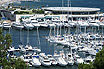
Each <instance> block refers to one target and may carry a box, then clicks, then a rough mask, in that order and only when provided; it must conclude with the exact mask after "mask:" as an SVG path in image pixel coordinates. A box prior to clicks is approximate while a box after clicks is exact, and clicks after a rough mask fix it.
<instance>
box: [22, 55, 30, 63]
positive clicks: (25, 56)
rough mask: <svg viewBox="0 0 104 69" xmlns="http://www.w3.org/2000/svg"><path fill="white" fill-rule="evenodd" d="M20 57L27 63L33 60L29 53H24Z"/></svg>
mask: <svg viewBox="0 0 104 69" xmlns="http://www.w3.org/2000/svg"><path fill="white" fill-rule="evenodd" d="M20 58H21V59H22V60H23V61H24V62H26V63H29V62H30V61H31V60H32V56H31V55H29V54H28V55H22V56H20Z"/></svg>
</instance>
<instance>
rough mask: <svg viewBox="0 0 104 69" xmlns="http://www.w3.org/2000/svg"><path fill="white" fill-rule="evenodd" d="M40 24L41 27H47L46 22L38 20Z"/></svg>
mask: <svg viewBox="0 0 104 69" xmlns="http://www.w3.org/2000/svg"><path fill="white" fill-rule="evenodd" d="M39 24H40V26H41V27H44V28H47V27H48V24H47V23H46V22H44V21H43V22H39Z"/></svg>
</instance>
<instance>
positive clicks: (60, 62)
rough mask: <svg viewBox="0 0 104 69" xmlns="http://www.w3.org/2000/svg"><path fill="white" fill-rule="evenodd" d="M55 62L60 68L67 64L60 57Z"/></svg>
mask: <svg viewBox="0 0 104 69" xmlns="http://www.w3.org/2000/svg"><path fill="white" fill-rule="evenodd" d="M57 62H58V64H59V65H60V66H66V65H67V62H66V61H65V60H64V58H62V57H59V58H58V59H57Z"/></svg>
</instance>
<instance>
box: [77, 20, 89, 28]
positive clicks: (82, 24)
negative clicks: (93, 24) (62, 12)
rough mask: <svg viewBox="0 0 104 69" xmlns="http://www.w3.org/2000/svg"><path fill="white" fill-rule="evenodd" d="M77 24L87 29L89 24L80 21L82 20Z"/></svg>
mask: <svg viewBox="0 0 104 69" xmlns="http://www.w3.org/2000/svg"><path fill="white" fill-rule="evenodd" d="M78 24H79V26H80V27H88V26H89V24H88V23H87V22H86V21H82V20H80V21H78Z"/></svg>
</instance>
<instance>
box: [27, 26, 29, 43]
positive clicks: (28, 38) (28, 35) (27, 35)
mask: <svg viewBox="0 0 104 69" xmlns="http://www.w3.org/2000/svg"><path fill="white" fill-rule="evenodd" d="M27 44H28V45H29V27H28V31H27Z"/></svg>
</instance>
